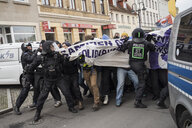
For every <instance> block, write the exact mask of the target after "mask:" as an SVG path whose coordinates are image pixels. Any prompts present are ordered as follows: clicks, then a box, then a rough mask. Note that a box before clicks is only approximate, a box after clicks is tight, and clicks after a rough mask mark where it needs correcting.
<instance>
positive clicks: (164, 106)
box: [157, 100, 168, 109]
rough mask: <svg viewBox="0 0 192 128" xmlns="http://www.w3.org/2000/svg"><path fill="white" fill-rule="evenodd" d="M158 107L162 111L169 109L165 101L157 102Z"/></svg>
mask: <svg viewBox="0 0 192 128" xmlns="http://www.w3.org/2000/svg"><path fill="white" fill-rule="evenodd" d="M157 106H159V107H160V108H162V109H167V108H168V107H167V106H166V105H165V103H164V102H163V101H160V100H158V101H157Z"/></svg>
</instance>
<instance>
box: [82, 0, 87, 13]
mask: <svg viewBox="0 0 192 128" xmlns="http://www.w3.org/2000/svg"><path fill="white" fill-rule="evenodd" d="M81 3H82V11H87V6H86V0H82V1H81Z"/></svg>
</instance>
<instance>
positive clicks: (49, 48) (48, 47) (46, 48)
mask: <svg viewBox="0 0 192 128" xmlns="http://www.w3.org/2000/svg"><path fill="white" fill-rule="evenodd" d="M53 43H54V42H53V41H51V40H47V41H45V42H44V43H43V44H42V48H43V50H42V54H49V53H52V52H53V51H54V50H53V47H54V46H53Z"/></svg>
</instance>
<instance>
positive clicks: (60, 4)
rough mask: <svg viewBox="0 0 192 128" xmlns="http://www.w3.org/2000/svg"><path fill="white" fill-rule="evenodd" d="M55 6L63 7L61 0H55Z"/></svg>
mask: <svg viewBox="0 0 192 128" xmlns="http://www.w3.org/2000/svg"><path fill="white" fill-rule="evenodd" d="M56 4H57V7H59V8H63V0H56Z"/></svg>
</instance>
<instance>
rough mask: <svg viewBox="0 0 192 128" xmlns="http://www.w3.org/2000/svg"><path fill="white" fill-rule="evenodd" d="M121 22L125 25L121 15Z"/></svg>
mask: <svg viewBox="0 0 192 128" xmlns="http://www.w3.org/2000/svg"><path fill="white" fill-rule="evenodd" d="M121 22H122V23H124V16H123V15H121Z"/></svg>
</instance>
